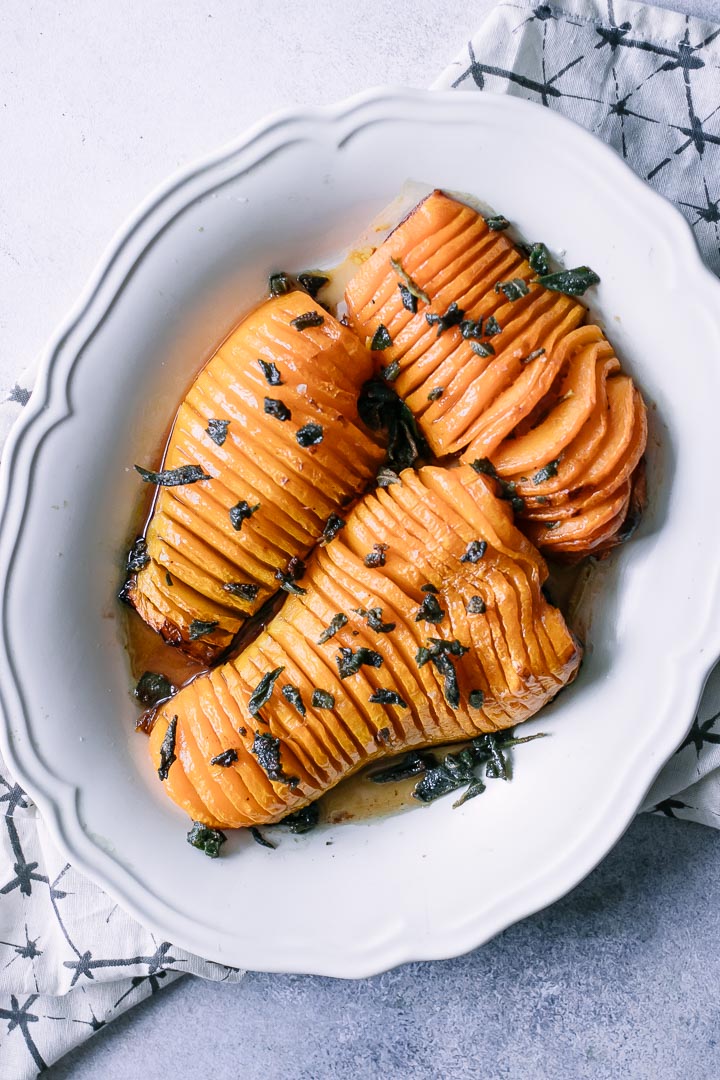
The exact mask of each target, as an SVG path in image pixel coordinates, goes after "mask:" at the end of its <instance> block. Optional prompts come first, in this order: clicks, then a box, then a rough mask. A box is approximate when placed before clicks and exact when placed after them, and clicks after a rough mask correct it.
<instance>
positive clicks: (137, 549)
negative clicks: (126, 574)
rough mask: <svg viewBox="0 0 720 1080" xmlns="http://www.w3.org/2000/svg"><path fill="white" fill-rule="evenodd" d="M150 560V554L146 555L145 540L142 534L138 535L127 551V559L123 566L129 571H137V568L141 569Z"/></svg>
mask: <svg viewBox="0 0 720 1080" xmlns="http://www.w3.org/2000/svg"><path fill="white" fill-rule="evenodd" d="M149 562H150V556H149V555H148V549H147V540H146V539H145V537H144V536H138V538H137V540H134V541H133V545H132V547H131V548H130V550H129V551H128V553H127V559H126V561H125V566H126V567H127V569H128V570H130V572H131V573H137V571H138V570H142V568H143V567H144V566H147V564H148V563H149Z"/></svg>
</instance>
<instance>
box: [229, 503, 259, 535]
mask: <svg viewBox="0 0 720 1080" xmlns="http://www.w3.org/2000/svg"><path fill="white" fill-rule="evenodd" d="M259 509H260V503H256V504H255V506H251V505H250V503H249V502H247V501H246V500H245V499H241V500H240V502H239V503H236V504H235V506H231V507H230V509H229V510H228V514H229V515H230V524H231V525H232V527H233V529H235V531H236V532H239V531H240V529H242V525H243V521H247V520H248V518H251V517H252V516H253V514H256V513H257V512H258V510H259Z"/></svg>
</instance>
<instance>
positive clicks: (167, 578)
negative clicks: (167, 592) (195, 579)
mask: <svg viewBox="0 0 720 1080" xmlns="http://www.w3.org/2000/svg"><path fill="white" fill-rule="evenodd" d="M165 584H166V585H167V586H168V588H170V589H172V587H173V585H174V584H175V582H174V581H173V579H172V578H171V577H170V571H169V570H166V571H165Z"/></svg>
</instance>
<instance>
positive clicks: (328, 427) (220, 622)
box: [129, 292, 383, 660]
mask: <svg viewBox="0 0 720 1080" xmlns="http://www.w3.org/2000/svg"><path fill="white" fill-rule="evenodd" d="M313 309H316V310H317V311H318V312H319V314H320V315H322V318H323V321H322V323H321V325H319V326H309V327H307V328H305V329H301V330H298V329H296V328H295V327H294V326H293V325H292V320H293V319H296V318H298V316H301V315H303V314H305V313H306V312H308V311H312V310H313ZM259 361H263V363H264V364H267V365H269V364H274V365H275V369H276V371H277V375H276V374H274V373H273V372H272V370H270V369H268V370H270V379H271V380H274V384H273V383H271V382H269V381H268V378H267V377H266V375H265V374H264V373H263V367H262V364H261V363H259ZM371 370H372V359H371V357H370V354H369V353H368V351H367V350H366V349H365V348H364V346H363V345H361V343H360V342H359V341H358V339H357V338H356V337H355V335H354V334H352V333H351V332H350V331H349V330H347V329H346V328H345V327H344V326H342V325H341V324H340V323H339V322H337V320H336V319H334V318H333V317H332V316H331V315H329V314H327V312H324V311H322V309H321V308H318V305H317V304H316V303H315V302H313V300H312V299H311V298H310V297H309V296H308V295H307V294H306V293H302V292H292V293H288V294H287V295H284V296H279V297H276V298H274V299H271V300H268V301H267V302H265V303H264V304H262V305H261V306H260V307H259V308H258V309H257V310H256V311H254V312H253V313H252V314H251V315H249V316H248V317H247V318H246V319H245V320H244V321H243V322H242V323H240V325H239V326H238V327H237V329H236V330H234V331H233V333H232V334H231V335H230V336H229V337H228V338H227V339H226V341H224V342H223V344H222V345H221V346H220V348H219V349H218V351H217V352H216V353H215V355H214V356H213V357H212V359H211V360H210V362H209V363H208V364H207V365H206V366H205V367H204V368H203V370H202V371H201V372H200V374H199V376H198V377H197V379H196V381H195V383H194V384H193V386H192V387H191V389H190V390H189V392H188V394H187V396H186V398H185V400H184V401H183V403H182V405H181V406H180V409H179V411H178V414H177V417H176V420H175V423H174V426H173V430H172V434H171V437H170V441H169V444H168V448H167V453H166V456H165V461H164V468H166V469H173V468H177V467H178V466H182V465H190V464H192V465H200V466H202V469H203V470H204V472H205V473H206V474H208V475H209V476H210V477H211V479H210V480H206V481H200V482H197V483H193V484H186V485H183V486H179V487H163V488H160V490H159V492H158V497H157V500H156V503H155V506H154V510H153V514H152V518H151V520H150V523H149V527H148V530H147V544H148V554H149V556H150V563H149V565H147V566H146V567H145V568H144V569H143V570H142V571H141V572H140V573H139V574H138V575H137V579H136V581H135V582H134V584H133V586H132V588H131V590H130V593H129V599H130V600H131V602H132V604H133V605H134V606H135V608H136V609H137V611H138V612H139V613H140V615H141V616H142V618H143V619H144V620H145V621H146V622H148V623H149V624H150V625H151V626H153V627H154V628H155V629H157V630H159V631H160V633H161V634H162V635H163V637H165V638H166V639H167V640H168V641H169V642H170V643H171V644H176V645H179V646H180V647H181V648H183V649H184V650H186V651H187V652H189V653H191V654H193V655H195V656H198V657H200V658H202V659H205V660H210V659H212V658H213V657H214V656H216V655H218V653H220V652H221V651H222V650H223V649H224V648H226V647H227V646H228V645H229V644H230V642H231V641H232V638H233V635H234V634H235V633H236V631H237V630H238V628H239V627H240V625H241V623H242V621H243V620H244V619H246V618H247V617H248V616H250V615H252V614H253V613H254V612H255V611H257V610H258V608H259V607H260V606H261V605H262V604H263V603H264V602H265V600H267V599H268V597H269V596H271V595H272V594H273V593H275V592H277V590H278V587H279V581H278V578H277V576H276V575H277V572H278V571H279V572H280V573H283V572H286V571H287V569H288V564H289V562H290V560H291V559H293V558H303V557H304V556H305V555H307V553H308V552H309V551H310V549H311V548H312V547H313V546H314V544H315V543H316V542H317V540H318V538H319V537H320V536H321V535H322V532H323V529H324V527H325V525H326V522H327V520H328V518H329V517H330V515H331V514H333V513H337V512H342V508H343V506H345V505H347V504H348V503H349V502H350V501H352V500H353V499H354V498H355V497H356V496H357V495H358V494H359V493H360V492H362V490H363V489H364V488H365V487H366V486H367V485H368V483H369V481H370V480H371V479H372V478H373V477H374V475H375V472H376V470H377V467H378V465H379V463H380V462H381V460H382V458H383V451H382V449H381V448H380V447H379V446H378V445H377V444H376V442H375V441H374V440H373V438H372V437H371V436H370V434H369V433H368V432H367V431H366V429H365V428H364V427H363V425H362V423H361V422H360V420H359V419H358V413H357V398H358V394H359V391H360V388H361V386H362V384H363V382H364V381H365V380H366V379H367V378H368V377H369V375H370V374H371ZM278 378H279V379H280V382H279V383H277V381H276V380H277V379H278ZM267 400H270V401H275V402H279V403H280V404H281V406H284V407H285V408H286V409H287V410H288V411H289V414H290V415H289V416H288V417H287V419H285V420H282V419H279V418H278V416H277V415H276V413H277V412H278V411H279V412H280V413H281V414H282V415H284V411H283V409H282V408H280V409H278V408H277V407H276V406H272V405H271V406H269V408H270V409H271V411H270V412H268V411H267V409H268V406H267V405H266V401H267ZM273 409H274V410H275V412H273V411H272V410H273ZM211 419H214V420H222V421H229V424H228V426H227V429H226V434H225V438H224V441H222V444H221V445H218V442H217V441H216V440H214V439H213V438H212V437H211V436H210V434H208V430H207V429H208V422H209V421H210V420H211ZM308 424H313V425H320V427H321V429H322V430H321V441H318V442H310V444H309V445H300V443H299V441H298V433H299V432H300V431H301V429H303V428H304V427H305V426H306V425H308ZM314 437H315V438H316V437H317V431H316V430H311V432H310V435H309V437H308V439H305V440H304V441H306V442H307V441H309V439H311V438H314ZM220 438H221V439H222V435H221V436H220ZM302 438H303V437H302V435H301V439H302ZM243 500H244V502H245V503H246V504H247V506H248V507H249V508H254V507H258V509H257V510H254V512H253V513H252V514H251V515H250V516H248V517H247V518H246V519H245V520H241V521H240V528H236V527H234V525H233V523H232V521H231V517H230V510H231V508H232V507H235V506H237V504H238V503H240V502H241V501H243ZM236 520H237V519H236ZM227 585H234V586H236V587H237V586H246V587H249V594H248V595H246V596H243V595H238V593H237V589H236V592H235V593H233V592H229V591H228V590H227V589H226V588H225V586H227ZM241 591H242V590H241ZM245 592H246V593H248V589H247V588H246V589H245ZM253 594H254V595H253ZM193 621H195V622H196V623H197V622H200V623H215V624H217V625H216V627H215V629H213V630H211V631H210V632H206V633H204V634H202V635H201V636H200V637H198V638H197V639H196V640H194V641H193V640H190V636H191V633H190V627H191V624H192V623H193Z"/></svg>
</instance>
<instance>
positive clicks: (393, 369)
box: [380, 360, 400, 382]
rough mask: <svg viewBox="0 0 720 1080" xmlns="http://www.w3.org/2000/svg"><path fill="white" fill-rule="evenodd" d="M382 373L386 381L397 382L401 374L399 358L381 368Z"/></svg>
mask: <svg viewBox="0 0 720 1080" xmlns="http://www.w3.org/2000/svg"><path fill="white" fill-rule="evenodd" d="M380 374H381V375H382V377H383V379H384V380H385V382H395V380H396V379H397V377H398V375H399V374H400V364H399V362H398V361H397V360H393V362H392V363H391V364H387V365H386V366H385V367H381V368H380Z"/></svg>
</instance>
